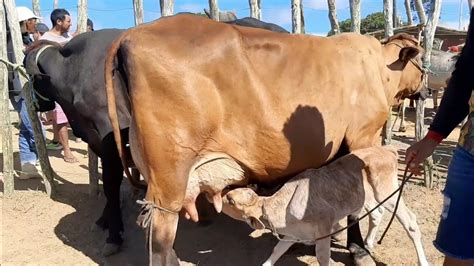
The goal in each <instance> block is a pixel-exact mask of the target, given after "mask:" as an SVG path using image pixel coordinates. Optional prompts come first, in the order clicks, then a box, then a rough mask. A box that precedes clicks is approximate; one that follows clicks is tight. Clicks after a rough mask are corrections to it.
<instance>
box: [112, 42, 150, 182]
mask: <svg viewBox="0 0 474 266" xmlns="http://www.w3.org/2000/svg"><path fill="white" fill-rule="evenodd" d="M123 36H124V35H123V34H122V35H121V36H120V37H119V38H117V39H116V40H115V41H114V42H113V43H112V45H111V46H110V48H109V50H108V52H107V57H106V59H105V71H104V75H105V89H106V92H107V105H108V108H107V109H108V111H109V118H110V123H111V124H112V130H113V133H114V139H115V144H116V145H117V150H118V154H119V156H120V160H121V161H122V166H123V170H124V172H125V175H126V176H127V178H128V180H129V181H130V183H131V184H132V185H133V186H134V187H137V188H140V189H143V188H146V186H144V185H143V184H141V183H140V175H132V174H131V173H130V170H129V169H128V165H127V158H126V152H125V145H124V143H123V142H122V136H121V134H120V124H119V119H118V114H117V105H116V102H115V89H114V73H115V71H116V69H115V63H114V62H115V58H116V56H117V52H118V51H119V49H120V46H121V44H122V39H123Z"/></svg>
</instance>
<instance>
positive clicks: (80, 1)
mask: <svg viewBox="0 0 474 266" xmlns="http://www.w3.org/2000/svg"><path fill="white" fill-rule="evenodd" d="M86 31H87V0H77V32H78V33H84V32H86Z"/></svg>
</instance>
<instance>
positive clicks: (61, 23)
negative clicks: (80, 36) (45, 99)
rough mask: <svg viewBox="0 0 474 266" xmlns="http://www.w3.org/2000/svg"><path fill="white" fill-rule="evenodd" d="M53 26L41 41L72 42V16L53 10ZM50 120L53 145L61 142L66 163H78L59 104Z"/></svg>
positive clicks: (66, 12) (61, 10)
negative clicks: (70, 30)
mask: <svg viewBox="0 0 474 266" xmlns="http://www.w3.org/2000/svg"><path fill="white" fill-rule="evenodd" d="M51 24H52V28H51V30H50V31H48V32H45V33H44V34H43V36H41V37H40V40H49V41H53V42H57V43H59V44H60V45H64V44H66V43H67V42H69V40H71V38H72V36H70V35H69V29H70V28H71V16H70V15H69V12H68V11H67V10H66V9H55V10H53V12H51ZM48 118H49V119H50V120H52V122H53V133H54V138H53V144H54V143H57V141H59V143H60V144H61V145H62V148H63V152H64V161H65V162H67V163H75V162H77V159H76V158H75V157H74V155H72V152H71V149H70V148H69V133H68V128H67V125H68V120H67V117H66V115H65V114H64V111H63V109H62V108H61V106H59V104H58V103H56V108H55V109H54V111H52V112H51V113H50V114H49V116H48ZM57 145H58V144H57ZM58 146H59V145H58Z"/></svg>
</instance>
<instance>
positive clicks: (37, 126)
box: [3, 0, 56, 198]
mask: <svg viewBox="0 0 474 266" xmlns="http://www.w3.org/2000/svg"><path fill="white" fill-rule="evenodd" d="M3 3H4V6H5V11H6V14H7V16H6V17H7V21H8V25H9V27H10V33H11V37H12V42H13V50H14V51H13V52H14V55H15V62H14V63H21V62H23V57H24V55H23V41H22V37H21V32H20V24H19V22H18V17H17V14H16V10H15V3H14V2H13V0H3ZM19 79H20V83H21V86H22V88H23V91H22V94H23V96H24V98H25V101H26V104H27V109H28V115H29V117H30V120H31V126H32V127H33V132H34V137H35V144H36V150H37V152H38V157H39V161H40V164H41V169H42V172H43V180H44V185H45V189H46V193H48V195H49V196H50V197H51V198H53V197H54V196H55V194H56V189H55V186H54V185H55V182H54V172H53V169H52V168H51V164H50V163H49V158H48V153H47V151H46V147H45V141H44V137H43V131H42V128H41V123H40V121H39V119H38V115H37V113H36V112H35V109H34V105H33V99H32V91H31V88H30V86H28V85H27V80H26V78H25V77H23V76H22V75H19ZM25 85H26V86H25Z"/></svg>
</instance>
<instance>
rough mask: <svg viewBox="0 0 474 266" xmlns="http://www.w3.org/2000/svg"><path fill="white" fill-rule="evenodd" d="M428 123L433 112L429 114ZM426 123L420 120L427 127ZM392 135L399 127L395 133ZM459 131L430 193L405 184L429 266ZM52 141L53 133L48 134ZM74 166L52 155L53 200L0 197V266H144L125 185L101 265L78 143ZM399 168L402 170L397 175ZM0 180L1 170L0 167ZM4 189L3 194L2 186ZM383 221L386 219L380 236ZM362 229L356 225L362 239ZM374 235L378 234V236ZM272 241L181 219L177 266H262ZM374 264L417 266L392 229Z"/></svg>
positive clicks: (21, 191)
mask: <svg viewBox="0 0 474 266" xmlns="http://www.w3.org/2000/svg"><path fill="white" fill-rule="evenodd" d="M414 113H415V112H414V109H408V110H407V115H408V125H407V129H408V130H407V132H406V133H399V132H396V130H395V132H394V137H393V139H394V144H395V145H397V147H398V148H399V152H400V155H401V156H400V157H401V158H400V161H401V162H402V161H403V156H404V151H405V149H406V147H407V146H408V145H409V144H410V143H412V142H413V136H414V133H413V132H414ZM426 113H427V115H428V116H430V115H432V113H433V111H432V110H431V109H427V111H426ZM429 120H430V118H427V119H426V122H427V123H429ZM395 128H398V125H397V126H396V127H395ZM14 132H15V134H14V137H13V138H14V141H15V142H14V148H15V153H14V156H15V167H16V169H19V168H18V166H19V162H18V152H17V149H18V145H17V137H18V135H17V134H18V131H17V130H16V129H15V130H14ZM458 134H459V130H458V129H457V130H456V132H453V134H452V135H451V136H450V137H449V139H448V140H447V141H446V142H445V143H444V144H443V145H442V146H441V148H440V149H439V150H438V151H437V152H436V154H435V156H434V161H435V163H436V165H437V169H438V171H436V175H437V178H436V179H435V188H434V189H432V190H430V189H427V188H425V187H424V186H422V184H423V180H422V179H413V180H411V181H410V183H409V184H408V186H407V187H406V190H405V191H404V198H405V202H406V203H407V205H408V206H409V208H411V210H413V212H415V214H416V215H417V217H418V223H419V225H420V228H421V231H422V234H423V244H424V248H425V252H426V255H427V258H428V261H429V262H430V263H431V264H433V265H441V262H442V256H441V254H440V253H439V252H438V251H436V249H435V248H434V247H433V244H432V241H433V239H434V238H435V235H436V229H437V223H438V217H439V215H440V210H441V206H442V196H441V193H440V191H441V190H442V188H443V187H444V178H445V174H446V168H447V165H448V163H449V159H450V156H451V153H452V149H453V148H454V145H455V143H456V139H457V136H458ZM48 137H49V138H51V132H48ZM71 146H72V149H73V153H74V155H75V156H76V157H77V158H78V159H79V161H80V162H79V163H76V164H68V163H65V162H64V161H63V160H62V158H61V155H60V153H59V152H52V151H50V160H51V164H52V166H53V169H55V171H56V172H57V174H58V175H59V176H60V177H61V180H60V184H59V185H58V195H57V198H56V199H54V200H52V199H49V198H48V197H47V195H46V194H45V193H44V187H43V185H42V180H41V179H32V180H19V179H15V194H14V196H13V197H11V198H5V197H3V190H2V194H1V198H0V200H1V204H2V212H1V213H0V215H1V216H0V222H1V226H2V231H1V236H0V242H1V243H2V254H1V256H0V263H1V264H2V265H26V264H28V265H97V264H100V265H147V261H148V260H147V252H146V249H145V244H144V243H145V241H144V234H143V232H142V231H141V230H140V229H139V228H138V227H137V226H136V224H135V219H136V217H137V214H138V206H137V204H136V203H134V202H133V200H132V198H131V196H130V193H129V184H128V183H127V182H124V185H123V189H122V190H123V192H124V193H123V194H124V195H123V215H124V222H125V227H126V231H125V234H124V239H125V242H124V245H123V248H122V252H121V253H120V254H117V255H114V256H111V257H108V258H104V257H102V256H101V254H100V251H101V248H102V245H103V243H104V241H105V238H106V233H105V232H96V231H92V230H91V227H92V224H93V223H94V221H95V219H97V218H98V217H99V215H100V213H101V211H102V208H103V206H104V202H105V199H104V198H105V197H104V196H103V195H100V196H99V197H97V198H96V197H91V196H89V194H88V170H87V160H88V159H87V157H86V153H87V147H86V144H85V143H84V142H82V143H76V142H74V141H71ZM403 168H404V165H402V164H400V169H403ZM1 169H2V172H3V165H2V167H1ZM2 187H3V186H2ZM388 220H389V215H387V214H386V215H385V217H384V219H383V223H382V226H381V231H382V230H383V229H385V225H386V224H387V222H388ZM366 227H367V221H366V220H365V221H363V222H362V229H363V231H365V229H366ZM379 235H380V233H379ZM276 242H277V240H276V239H275V238H274V237H273V236H272V235H271V234H270V233H268V232H257V231H256V232H252V229H251V228H250V227H248V226H247V225H246V224H244V223H242V222H239V221H235V220H232V219H231V218H229V217H227V216H225V215H219V216H217V217H216V219H215V221H214V223H212V224H211V225H209V226H198V225H196V224H193V223H191V222H189V221H186V220H185V219H181V221H180V224H179V228H178V235H177V240H176V244H175V248H176V252H177V254H178V256H179V257H180V259H181V260H182V265H219V266H220V265H261V264H262V262H264V261H265V260H266V258H267V257H268V256H269V255H270V253H271V251H272V248H273V246H274V245H275V244H276ZM344 245H345V241H342V242H337V243H334V244H333V249H332V258H333V260H334V261H336V262H337V265H344V264H349V265H350V264H351V260H350V257H349V254H348V252H347V251H346V250H345V249H344V248H343V247H344ZM374 258H375V260H376V261H377V262H378V264H379V265H384V264H387V265H416V264H417V257H416V253H415V249H414V246H413V244H412V243H411V241H410V239H409V238H408V236H407V234H406V233H405V232H404V231H403V229H402V227H401V226H400V224H399V223H398V222H394V223H393V225H392V227H391V229H390V231H389V232H388V234H387V236H386V238H385V239H384V241H383V243H382V245H378V246H376V247H375V251H374ZM307 264H308V265H317V262H316V259H315V257H314V247H312V246H304V245H300V244H297V245H294V246H293V247H292V248H291V249H290V251H288V252H287V253H286V254H285V255H284V256H283V257H282V258H281V259H280V260H279V262H278V263H277V265H307Z"/></svg>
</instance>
